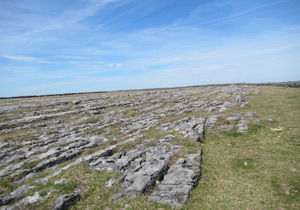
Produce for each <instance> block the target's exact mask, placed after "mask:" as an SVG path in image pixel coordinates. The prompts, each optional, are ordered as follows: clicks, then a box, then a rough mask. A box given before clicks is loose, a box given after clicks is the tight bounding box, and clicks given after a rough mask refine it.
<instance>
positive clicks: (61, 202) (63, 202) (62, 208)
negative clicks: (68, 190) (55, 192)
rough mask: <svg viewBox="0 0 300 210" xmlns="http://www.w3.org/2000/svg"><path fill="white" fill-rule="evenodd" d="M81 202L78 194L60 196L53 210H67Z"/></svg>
mask: <svg viewBox="0 0 300 210" xmlns="http://www.w3.org/2000/svg"><path fill="white" fill-rule="evenodd" d="M78 201H79V195H77V194H66V195H62V196H60V197H59V198H58V199H57V200H56V201H55V206H54V208H53V210H67V209H68V208H69V207H70V206H71V205H73V204H75V203H77V202H78Z"/></svg>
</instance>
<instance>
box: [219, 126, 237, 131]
mask: <svg viewBox="0 0 300 210" xmlns="http://www.w3.org/2000/svg"><path fill="white" fill-rule="evenodd" d="M219 128H220V129H221V130H225V131H232V130H233V129H234V126H233V125H220V126H219Z"/></svg>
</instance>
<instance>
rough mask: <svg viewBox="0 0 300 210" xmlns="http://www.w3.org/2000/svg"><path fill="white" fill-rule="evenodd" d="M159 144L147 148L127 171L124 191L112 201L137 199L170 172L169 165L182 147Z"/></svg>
mask: <svg viewBox="0 0 300 210" xmlns="http://www.w3.org/2000/svg"><path fill="white" fill-rule="evenodd" d="M164 144H167V143H165V142H164V143H163V144H162V143H161V142H158V144H157V145H155V146H152V147H149V148H146V149H145V151H144V154H143V156H142V157H140V158H137V159H136V160H135V161H134V162H133V163H132V164H131V168H130V169H128V170H126V171H125V173H124V175H123V177H122V179H123V180H124V183H123V184H122V187H123V188H124V191H123V192H121V193H118V194H115V195H114V196H113V197H112V199H120V198H123V197H135V196H137V195H140V194H142V193H144V192H145V191H147V190H148V189H149V188H150V187H152V186H154V185H155V183H156V181H157V180H161V179H162V178H163V176H164V175H165V174H166V172H167V170H168V163H169V161H170V159H171V158H172V157H173V155H174V154H175V153H177V152H179V151H180V149H181V147H178V146H173V145H171V144H169V145H164Z"/></svg>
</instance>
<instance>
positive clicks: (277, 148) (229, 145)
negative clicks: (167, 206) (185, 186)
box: [182, 87, 300, 209]
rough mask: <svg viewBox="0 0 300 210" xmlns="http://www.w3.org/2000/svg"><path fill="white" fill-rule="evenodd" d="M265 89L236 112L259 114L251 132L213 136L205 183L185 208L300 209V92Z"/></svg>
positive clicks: (207, 151) (205, 159) (208, 146)
mask: <svg viewBox="0 0 300 210" xmlns="http://www.w3.org/2000/svg"><path fill="white" fill-rule="evenodd" d="M260 90H261V94H260V95H254V96H249V97H247V101H249V105H247V106H246V107H245V108H243V109H235V110H233V111H234V112H235V113H239V112H247V111H256V118H257V119H260V121H259V122H253V123H251V124H250V126H249V132H248V133H242V134H241V133H236V132H221V131H219V130H217V129H215V130H213V131H211V132H207V137H206V141H205V143H204V145H203V165H202V167H203V168H202V169H203V170H202V172H203V175H202V179H201V181H200V183H199V186H198V187H197V188H196V189H195V190H194V191H192V193H191V198H190V200H189V203H188V205H186V206H184V207H183V208H182V209H300V194H299V192H300V156H299V153H300V148H299V146H300V132H299V126H300V119H299V116H300V90H299V89H293V88H278V87H261V88H260ZM269 117H271V118H272V119H273V122H270V121H268V120H266V119H267V118H269Z"/></svg>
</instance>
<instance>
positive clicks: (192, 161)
mask: <svg viewBox="0 0 300 210" xmlns="http://www.w3.org/2000/svg"><path fill="white" fill-rule="evenodd" d="M200 164H201V151H199V152H198V153H196V154H192V155H188V156H187V157H186V158H185V159H183V158H180V159H179V160H178V161H177V162H176V163H175V164H174V165H172V166H171V168H170V169H169V170H168V173H167V174H166V175H165V176H164V179H163V180H162V181H161V182H160V184H158V187H157V191H155V192H153V193H152V194H151V195H150V199H151V200H153V201H156V202H159V203H168V204H170V205H172V206H173V207H178V206H180V205H182V204H185V203H186V202H187V201H188V198H189V194H190V191H191V190H192V189H193V188H195V187H196V186H197V185H198V182H199V179H200V177H201V168H200Z"/></svg>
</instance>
